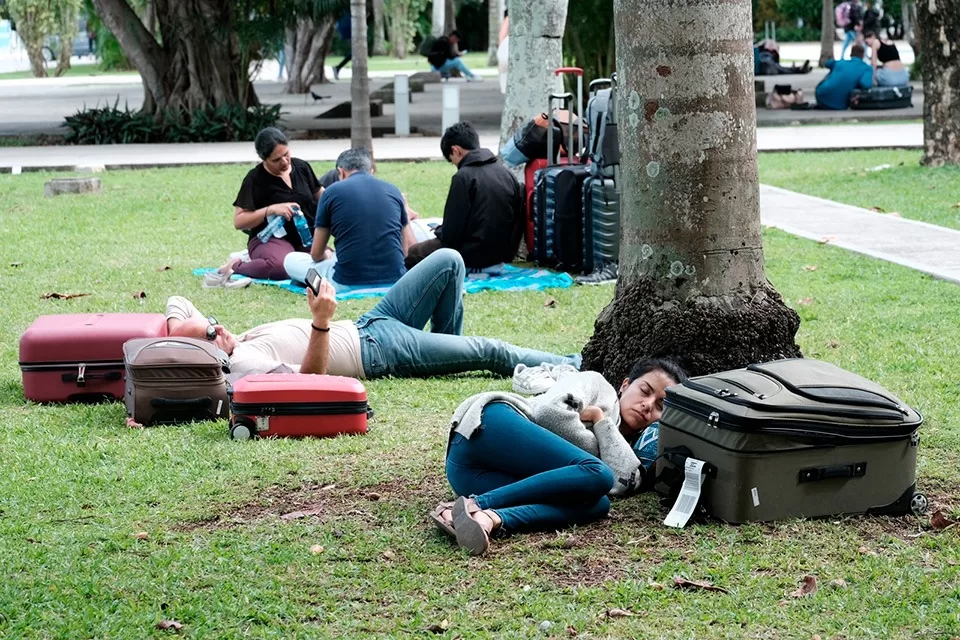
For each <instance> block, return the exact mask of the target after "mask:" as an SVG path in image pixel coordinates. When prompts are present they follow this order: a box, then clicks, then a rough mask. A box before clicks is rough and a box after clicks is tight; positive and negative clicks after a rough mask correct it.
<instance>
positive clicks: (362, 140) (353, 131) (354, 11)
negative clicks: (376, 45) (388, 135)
mask: <svg viewBox="0 0 960 640" xmlns="http://www.w3.org/2000/svg"><path fill="white" fill-rule="evenodd" d="M350 30H351V34H352V37H351V47H352V50H353V60H352V61H351V63H350V64H351V65H352V68H351V74H352V77H351V79H350V103H351V104H350V146H351V147H353V148H355V149H366V150H367V151H369V152H370V153H371V154H372V153H373V127H372V126H371V123H370V77H369V75H368V73H367V67H368V65H367V3H366V1H365V0H350Z"/></svg>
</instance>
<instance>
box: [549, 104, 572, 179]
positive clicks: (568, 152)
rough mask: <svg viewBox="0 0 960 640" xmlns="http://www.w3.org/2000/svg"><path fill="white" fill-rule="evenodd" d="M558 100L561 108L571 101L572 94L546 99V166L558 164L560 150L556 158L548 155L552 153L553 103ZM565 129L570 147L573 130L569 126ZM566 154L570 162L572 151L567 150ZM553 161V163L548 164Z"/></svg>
mask: <svg viewBox="0 0 960 640" xmlns="http://www.w3.org/2000/svg"><path fill="white" fill-rule="evenodd" d="M554 100H559V101H560V106H561V107H563V106H564V105H566V104H567V103H568V102H571V101H572V100H573V94H572V93H570V92H569V91H568V92H566V93H551V94H550V96H549V97H548V98H547V164H560V150H559V149H557V157H556V158H550V154H552V153H553V101H554ZM567 129H568V130H569V131H570V145H571V146H572V145H573V129H571V128H570V125H569V124H568V125H567ZM567 154H571V155H570V159H571V161H572V158H573V156H572V154H573V150H572V149H570V148H568V149H567ZM551 160H554V162H550V161H551Z"/></svg>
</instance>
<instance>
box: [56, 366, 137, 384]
mask: <svg viewBox="0 0 960 640" xmlns="http://www.w3.org/2000/svg"><path fill="white" fill-rule="evenodd" d="M60 379H61V380H63V381H64V382H76V383H77V386H78V387H85V386H87V380H106V381H108V382H110V381H116V380H122V379H123V374H122V373H120V372H119V371H107V372H105V373H87V372H86V371H85V367H84V366H82V365H81V366H80V368H79V369H78V371H77V372H76V373H64V374H62V375H61V376H60Z"/></svg>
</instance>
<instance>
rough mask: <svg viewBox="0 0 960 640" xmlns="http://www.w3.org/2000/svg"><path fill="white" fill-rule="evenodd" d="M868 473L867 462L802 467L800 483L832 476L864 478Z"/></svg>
mask: <svg viewBox="0 0 960 640" xmlns="http://www.w3.org/2000/svg"><path fill="white" fill-rule="evenodd" d="M866 474H867V463H866V462H851V463H850V464H834V465H830V466H828V467H809V468H807V469H800V484H803V483H804V482H817V481H819V480H830V479H832V478H862V477H863V476H865V475H866Z"/></svg>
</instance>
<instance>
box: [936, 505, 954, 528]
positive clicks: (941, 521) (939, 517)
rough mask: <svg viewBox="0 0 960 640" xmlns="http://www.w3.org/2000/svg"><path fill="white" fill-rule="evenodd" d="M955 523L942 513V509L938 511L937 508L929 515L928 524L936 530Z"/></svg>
mask: <svg viewBox="0 0 960 640" xmlns="http://www.w3.org/2000/svg"><path fill="white" fill-rule="evenodd" d="M955 524H957V523H956V522H954V521H953V520H950V519H949V518H947V516H945V515H943V511H940V510H939V509H938V510H937V511H934V512H933V515H932V516H930V526H931V527H932V528H933V529H936V530H938V531H940V530H943V529H946V528H947V527H952V526H953V525H955Z"/></svg>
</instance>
